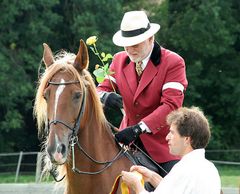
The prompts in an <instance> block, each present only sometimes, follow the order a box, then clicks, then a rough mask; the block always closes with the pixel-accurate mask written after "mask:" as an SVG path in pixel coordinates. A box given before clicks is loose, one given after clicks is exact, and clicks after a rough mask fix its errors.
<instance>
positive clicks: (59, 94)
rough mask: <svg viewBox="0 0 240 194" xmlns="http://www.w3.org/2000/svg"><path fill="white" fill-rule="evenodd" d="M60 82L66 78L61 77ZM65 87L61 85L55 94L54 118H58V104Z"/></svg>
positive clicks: (63, 81)
mask: <svg viewBox="0 0 240 194" xmlns="http://www.w3.org/2000/svg"><path fill="white" fill-rule="evenodd" d="M60 83H65V80H64V79H61V82H60ZM64 88H65V85H59V86H58V88H57V91H56V94H55V104H54V120H56V114H57V106H58V100H59V98H60V96H61V94H62V92H63V90H64Z"/></svg>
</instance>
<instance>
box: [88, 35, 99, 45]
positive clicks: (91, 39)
mask: <svg viewBox="0 0 240 194" xmlns="http://www.w3.org/2000/svg"><path fill="white" fill-rule="evenodd" d="M96 42H97V36H90V37H89V38H88V39H87V41H86V44H87V45H93V44H95V43H96Z"/></svg>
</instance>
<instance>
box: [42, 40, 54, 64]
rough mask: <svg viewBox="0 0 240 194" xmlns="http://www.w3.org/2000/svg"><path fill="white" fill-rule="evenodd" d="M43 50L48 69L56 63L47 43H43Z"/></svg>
mask: <svg viewBox="0 0 240 194" xmlns="http://www.w3.org/2000/svg"><path fill="white" fill-rule="evenodd" d="M43 48H44V51H43V61H44V63H45V65H46V68H48V67H49V66H50V65H52V64H53V63H54V58H53V53H52V50H51V49H50V47H49V46H48V45H47V44H46V43H43Z"/></svg>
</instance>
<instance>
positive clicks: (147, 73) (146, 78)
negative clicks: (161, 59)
mask: <svg viewBox="0 0 240 194" xmlns="http://www.w3.org/2000/svg"><path fill="white" fill-rule="evenodd" d="M157 72H158V68H157V67H156V66H155V65H154V64H153V63H152V62H151V60H149V62H148V64H147V66H146V69H144V71H143V74H142V77H141V79H140V82H139V85H138V87H137V91H136V93H135V95H134V101H135V100H136V98H137V97H138V96H139V94H140V93H141V92H142V91H143V90H144V88H146V87H147V85H148V84H149V83H150V82H151V81H152V79H153V78H154V76H155V75H156V74H157Z"/></svg>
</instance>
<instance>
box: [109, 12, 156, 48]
mask: <svg viewBox="0 0 240 194" xmlns="http://www.w3.org/2000/svg"><path fill="white" fill-rule="evenodd" d="M159 29H160V25H159V24H155V23H150V22H149V20H148V17H147V15H146V13H145V12H144V11H130V12H126V13H125V14H124V16H123V19H122V23H121V26H120V30H119V31H118V32H116V33H115V34H114V36H113V43H114V44H115V45H117V46H123V47H124V46H133V45H136V44H138V43H141V42H143V41H144V40H147V39H148V38H150V37H151V36H153V35H154V34H155V33H157V32H158V30H159Z"/></svg>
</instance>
